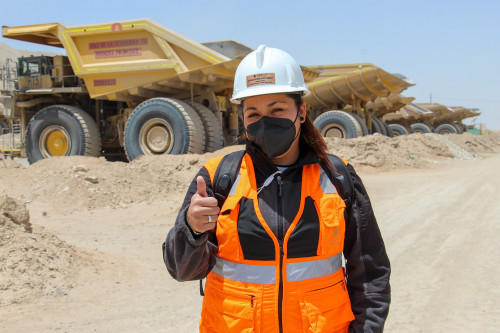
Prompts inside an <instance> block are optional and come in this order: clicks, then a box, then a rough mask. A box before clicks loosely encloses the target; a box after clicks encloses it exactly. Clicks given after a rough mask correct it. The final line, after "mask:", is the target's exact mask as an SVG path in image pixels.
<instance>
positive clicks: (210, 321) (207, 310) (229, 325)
mask: <svg viewBox="0 0 500 333" xmlns="http://www.w3.org/2000/svg"><path fill="white" fill-rule="evenodd" d="M256 309H257V299H256V297H255V296H254V295H251V294H245V293H243V292H242V293H237V292H234V291H227V290H219V289H215V288H209V289H207V290H206V293H205V297H204V299H203V309H202V311H201V324H200V330H201V332H217V333H224V332H227V333H232V332H242V333H254V332H258V330H257V329H256V328H255V317H256V315H255V312H256Z"/></svg>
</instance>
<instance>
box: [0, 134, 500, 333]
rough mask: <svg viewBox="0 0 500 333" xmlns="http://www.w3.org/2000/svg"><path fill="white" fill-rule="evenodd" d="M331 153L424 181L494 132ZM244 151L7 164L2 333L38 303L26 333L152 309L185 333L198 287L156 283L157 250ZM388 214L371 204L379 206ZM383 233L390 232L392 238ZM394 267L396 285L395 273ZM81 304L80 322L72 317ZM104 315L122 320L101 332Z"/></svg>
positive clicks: (84, 327) (492, 143)
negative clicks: (211, 170)
mask: <svg viewBox="0 0 500 333" xmlns="http://www.w3.org/2000/svg"><path fill="white" fill-rule="evenodd" d="M327 144H328V147H329V149H330V152H331V153H334V154H337V155H339V156H341V157H343V158H345V159H346V160H348V161H349V162H350V163H351V164H352V165H354V167H355V168H356V170H358V172H360V173H362V174H365V175H370V177H377V176H378V175H379V174H384V175H385V176H384V177H388V176H387V174H388V173H387V171H391V173H392V172H395V173H401V172H404V171H405V170H408V173H409V175H413V174H414V172H413V171H411V170H420V171H419V172H426V170H429V169H432V168H433V167H444V168H446V167H447V165H448V164H450V163H452V162H453V161H457V160H460V161H471V162H474V161H475V160H478V161H479V160H481V159H484V158H488V157H489V156H491V155H496V154H497V153H498V152H500V133H498V132H493V133H490V134H488V135H483V136H474V135H471V134H468V133H465V134H462V135H456V134H451V135H442V136H441V135H436V134H412V135H407V136H400V137H395V138H388V137H385V136H382V135H377V134H376V135H371V136H367V137H361V138H357V139H350V140H338V139H327ZM242 148H243V147H242V146H233V147H227V148H224V149H223V150H221V151H218V152H215V153H210V154H203V155H177V156H171V155H165V156H142V157H140V158H138V159H136V160H134V161H133V162H131V163H122V162H108V161H106V160H105V159H103V158H90V157H81V156H74V157H64V158H50V159H46V160H42V161H40V162H37V163H35V164H33V165H29V166H24V165H22V164H20V163H18V162H17V161H16V160H10V159H7V160H5V161H4V162H5V165H6V166H7V168H5V167H4V165H3V162H1V161H0V193H2V195H3V196H2V197H0V219H1V220H0V232H1V235H0V290H1V293H2V298H1V299H0V313H2V314H3V315H5V314H8V317H9V321H8V323H9V325H10V326H8V327H9V328H12V327H21V328H19V329H18V330H17V331H19V332H21V331H23V329H27V328H30V327H31V326H30V323H29V322H23V321H22V318H24V317H25V316H28V315H30V316H31V314H32V313H33V311H35V309H38V307H39V304H40V303H41V302H43V304H45V305H44V309H45V310H44V311H42V312H40V314H39V315H36V316H35V317H32V319H31V320H32V321H33V326H32V328H37V329H38V325H39V324H40V325H42V326H43V327H44V328H43V329H42V328H41V329H39V331H53V330H57V329H58V328H60V326H63V327H66V329H67V330H69V331H81V332H85V331H89V330H93V329H95V328H96V327H99V328H101V329H103V330H104V331H106V330H107V329H109V330H111V331H114V330H116V329H118V327H117V326H116V325H118V324H117V323H118V322H120V323H122V324H120V325H123V326H124V327H123V328H124V329H126V328H129V329H132V330H134V329H136V331H141V330H142V331H144V330H146V331H147V329H145V328H144V327H146V326H147V325H152V323H155V322H164V320H162V319H159V318H156V317H155V313H156V312H155V308H158V309H159V311H158V313H163V314H165V313H169V314H170V315H171V316H172V321H175V318H177V317H183V318H188V320H187V321H182V322H180V323H176V324H172V327H171V328H172V330H171V331H172V332H174V331H183V332H191V331H193V329H192V328H193V327H196V324H195V321H196V320H197V318H198V316H199V312H198V307H199V306H200V304H201V303H200V298H199V297H197V295H195V294H196V293H194V292H193V288H194V289H196V286H194V285H193V284H188V283H183V284H179V283H176V282H175V281H168V282H166V285H165V284H164V282H162V281H165V280H167V279H169V277H168V274H167V273H166V271H165V270H164V269H163V268H162V265H163V264H162V263H161V255H160V253H159V245H160V244H161V239H162V238H164V237H165V236H166V232H167V231H168V228H170V227H171V225H172V222H173V220H174V219H175V215H176V210H177V209H178V207H179V205H180V204H181V202H182V199H183V197H184V194H185V191H186V188H187V186H188V185H189V183H190V182H191V180H192V178H193V177H194V176H195V174H196V173H197V172H198V170H199V168H200V167H201V166H202V165H203V164H204V163H205V162H206V161H208V160H209V159H210V158H212V157H215V156H219V155H223V154H226V153H229V152H231V151H235V150H238V149H242ZM436 181H437V180H436ZM383 186H384V185H383V184H381V185H380V186H379V187H372V188H371V189H370V191H371V192H370V193H371V195H372V193H373V195H374V198H373V199H374V202H377V200H378V198H384V196H383V195H382V194H384V193H386V192H387V189H385V190H384V187H383ZM391 191H392V190H391ZM391 193H392V192H391ZM425 195H429V193H426V194H425ZM430 195H432V194H430ZM390 197H391V199H390V200H392V196H390ZM387 200H389V199H387ZM385 204H386V201H382V202H381V203H378V202H377V205H378V207H383V206H384V205H385ZM390 206H391V205H390ZM391 207H392V206H391ZM424 208H425V206H423V207H422V209H424ZM386 209H387V210H390V209H393V208H390V207H387V208H386ZM400 209H406V208H405V207H400ZM146 211H147V214H146V213H145V212H146ZM145 215H147V216H148V219H145V217H144V216H145ZM382 215H383V214H382ZM391 226H393V224H389V227H386V228H388V229H386V230H389V231H391V229H390V228H391ZM395 227H396V226H394V228H395ZM409 227H412V228H413V226H409ZM389 236H390V235H389ZM402 237H403V238H401V239H402V240H404V239H405V236H404V235H403V236H402ZM388 239H389V241H391V240H392V241H393V242H394V243H388V246H389V248H391V249H392V251H393V253H396V251H403V252H404V251H405V250H404V248H403V247H401V246H399V245H398V244H399V242H400V240H399V239H400V238H397V237H396V238H394V239H391V238H390V237H389V238H388ZM158 243H159V244H158ZM395 263H396V266H395V281H398V280H397V278H398V275H397V274H401V272H398V270H397V269H398V268H399V269H401V267H397V263H398V262H397V261H396V262H395ZM166 275H167V276H166ZM400 276H401V275H400ZM118 277H119V279H118ZM401 278H403V276H401ZM123 281H125V282H126V281H128V282H127V284H125V282H123ZM120 282H121V284H119V283H120ZM103 295H105V298H102V297H104V296H103ZM163 295H164V296H163ZM193 295H194V296H193ZM162 296H163V297H162ZM409 296H411V294H409ZM190 297H194V298H193V299H191V298H190ZM396 297H397V295H396V296H395V299H397V298H396ZM79 302H80V303H82V306H84V307H85V311H83V310H81V309H80V308H79V307H77V305H76V303H79ZM179 302H180V303H182V304H184V303H186V302H187V303H186V304H191V305H192V306H193V307H194V308H195V310H196V311H194V312H190V311H189V309H186V307H179V306H178V304H179ZM47 304H50V306H49V305H47ZM111 304H113V308H110V306H111ZM162 306H163V308H162ZM61 311H62V312H63V314H61V313H59V312H61ZM123 311H125V312H124V314H121V313H122V312H123ZM394 312H395V313H396V314H397V315H398V316H404V313H403V312H401V311H399V313H398V311H397V310H396V311H394ZM109 316H112V317H113V318H121V319H120V320H113V321H111V322H110V324H106V322H107V320H108V319H109V318H110V317H109ZM120 316H121V317H120ZM63 318H73V319H71V320H70V319H63ZM2 320H3V319H2ZM397 320H401V321H402V322H405V320H406V321H407V320H409V319H407V318H402V317H398V319H397ZM57 323H62V324H57ZM193 323H194V324H193ZM58 325H59V326H58ZM415 325H416V328H418V324H415ZM42 326H41V327H42ZM396 326H397V325H396ZM13 331H16V330H13ZM417 331H418V330H417Z"/></svg>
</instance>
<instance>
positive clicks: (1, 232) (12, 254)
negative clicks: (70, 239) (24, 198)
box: [0, 196, 88, 306]
mask: <svg viewBox="0 0 500 333" xmlns="http://www.w3.org/2000/svg"><path fill="white" fill-rule="evenodd" d="M86 263H88V259H84V257H83V254H79V253H77V251H76V250H75V248H74V247H72V246H70V245H68V244H66V243H65V242H63V241H61V240H60V239H58V238H57V237H56V236H54V235H52V234H50V233H48V232H47V231H45V229H44V228H42V227H39V226H34V227H33V229H32V226H31V223H30V216H29V212H28V210H27V209H26V205H25V204H24V203H23V202H20V201H18V200H15V199H12V198H10V197H8V196H3V197H0V291H1V294H2V297H1V298H0V306H4V305H9V304H13V303H20V302H23V301H25V300H28V299H33V298H36V297H38V296H40V295H65V294H67V293H68V292H69V290H70V289H71V288H73V284H72V283H74V282H71V281H74V276H75V275H76V274H77V272H78V270H79V268H80V267H81V265H82V264H86Z"/></svg>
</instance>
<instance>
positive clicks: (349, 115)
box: [345, 112, 364, 137]
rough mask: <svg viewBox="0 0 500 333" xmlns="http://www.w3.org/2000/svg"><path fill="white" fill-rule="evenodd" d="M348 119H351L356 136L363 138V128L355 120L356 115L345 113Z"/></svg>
mask: <svg viewBox="0 0 500 333" xmlns="http://www.w3.org/2000/svg"><path fill="white" fill-rule="evenodd" d="M345 114H346V115H347V116H348V117H349V118H351V120H352V123H353V124H354V127H355V129H356V135H357V136H358V137H359V136H363V135H364V134H363V127H362V126H361V123H360V122H359V121H358V119H357V118H356V115H355V114H354V113H350V112H346V113H345Z"/></svg>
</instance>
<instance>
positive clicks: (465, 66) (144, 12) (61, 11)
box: [0, 0, 500, 130]
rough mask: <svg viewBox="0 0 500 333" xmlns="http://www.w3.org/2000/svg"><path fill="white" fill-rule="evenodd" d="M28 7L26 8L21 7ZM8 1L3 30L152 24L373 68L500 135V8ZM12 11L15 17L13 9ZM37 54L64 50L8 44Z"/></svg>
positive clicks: (214, 0)
mask: <svg viewBox="0 0 500 333" xmlns="http://www.w3.org/2000/svg"><path fill="white" fill-rule="evenodd" d="M17 3H19V2H17ZM13 4H16V2H13V1H11V0H8V1H7V0H0V8H2V9H3V10H2V11H1V12H0V24H1V25H2V26H18V25H30V24H40V23H52V22H59V23H63V24H65V25H66V26H73V25H85V24H94V23H105V22H119V21H124V20H131V19H137V18H149V19H151V20H153V21H156V22H157V23H159V24H161V25H163V26H165V27H167V28H170V29H172V30H174V31H176V32H178V33H180V34H182V35H184V36H186V37H188V38H190V39H192V40H195V41H197V42H200V43H201V42H208V41H217V40H227V39H233V40H236V41H238V42H240V43H243V44H245V45H247V46H250V47H252V48H257V46H259V45H260V44H266V45H268V46H272V47H278V48H281V49H283V50H285V51H287V52H288V53H290V54H291V55H292V56H293V57H294V58H295V59H296V60H297V61H298V62H299V63H300V64H301V65H306V66H307V65H334V64H351V63H364V62H368V63H372V64H374V65H376V66H378V67H380V68H382V69H384V70H385V71H387V72H390V73H400V74H403V75H405V76H406V77H408V78H409V79H411V80H412V81H413V82H414V83H415V86H413V87H411V88H408V89H407V90H405V91H404V92H403V95H405V96H409V97H410V96H411V97H415V102H423V103H427V102H430V101H431V100H432V102H434V103H440V104H443V105H447V106H464V107H467V108H479V109H480V110H481V112H482V114H481V116H479V117H476V118H473V119H467V120H464V123H466V124H471V123H475V124H479V123H484V124H486V127H487V128H488V129H497V130H499V129H500V1H498V0H488V1H487V0H476V1H472V0H470V1H464V0H455V1H451V0H441V1H440V0H433V1H428V0H359V1H356V0H351V1H349V0H345V1H340V0H307V1H306V0H302V1H297V0H274V1H273V0H267V1H262V0H252V1H250V0H249V1H243V0H211V1H201V0H192V1H190V0H184V1H169V0H140V1H124V0H122V1H116V0H101V1H95V0H86V1H61V0H44V1H38V0H25V1H23V2H21V4H22V8H20V9H13V8H12V6H13ZM6 8H11V9H10V10H5V9H6ZM0 42H5V43H7V44H8V45H10V46H12V47H15V48H21V49H28V50H33V51H53V52H54V51H55V52H57V51H59V50H60V49H58V48H53V47H44V46H42V45H38V44H31V43H26V42H18V41H14V40H10V39H7V38H3V37H2V38H0Z"/></svg>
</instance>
